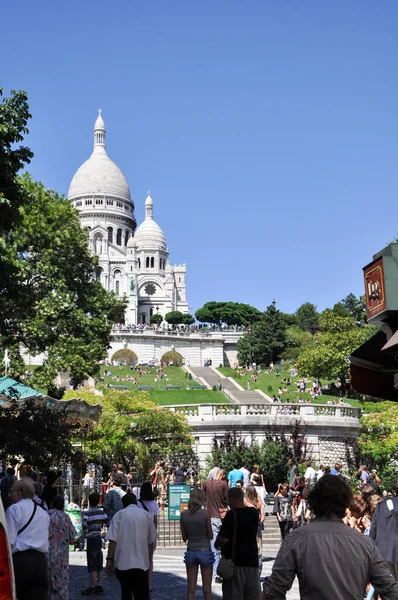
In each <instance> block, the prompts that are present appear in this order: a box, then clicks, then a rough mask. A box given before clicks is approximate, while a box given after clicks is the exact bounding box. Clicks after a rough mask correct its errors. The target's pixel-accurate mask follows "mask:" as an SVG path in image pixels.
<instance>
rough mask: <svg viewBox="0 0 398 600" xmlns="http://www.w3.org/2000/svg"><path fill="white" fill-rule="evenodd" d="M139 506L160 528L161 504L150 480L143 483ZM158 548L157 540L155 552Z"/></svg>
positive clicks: (151, 565)
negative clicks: (156, 497)
mask: <svg viewBox="0 0 398 600" xmlns="http://www.w3.org/2000/svg"><path fill="white" fill-rule="evenodd" d="M137 506H138V508H142V509H143V510H146V511H147V512H148V513H149V514H150V515H151V516H152V519H153V524H154V525H155V527H156V529H157V528H158V514H159V506H158V503H157V502H156V500H155V496H154V494H153V490H152V485H151V484H150V482H149V481H145V483H143V484H142V486H141V490H140V499H139V500H138V501H137ZM155 550H156V542H155V543H154V546H153V552H155ZM153 552H152V553H151V555H150V557H149V559H150V566H149V571H148V578H149V591H150V590H151V587H152V586H151V584H152V574H153Z"/></svg>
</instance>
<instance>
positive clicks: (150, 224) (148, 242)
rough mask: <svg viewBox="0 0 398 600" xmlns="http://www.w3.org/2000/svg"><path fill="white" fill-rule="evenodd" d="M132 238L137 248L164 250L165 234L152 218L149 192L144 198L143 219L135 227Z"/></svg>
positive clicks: (151, 203)
mask: <svg viewBox="0 0 398 600" xmlns="http://www.w3.org/2000/svg"><path fill="white" fill-rule="evenodd" d="M134 239H135V241H136V243H137V250H141V249H151V248H153V249H156V250H157V249H161V250H166V238H165V235H164V233H163V231H162V230H161V228H160V227H159V225H158V224H157V223H156V221H154V220H153V200H152V198H151V196H150V195H149V192H148V196H147V199H146V200H145V221H144V222H143V223H141V225H140V226H139V227H138V228H137V231H136V232H135V235H134Z"/></svg>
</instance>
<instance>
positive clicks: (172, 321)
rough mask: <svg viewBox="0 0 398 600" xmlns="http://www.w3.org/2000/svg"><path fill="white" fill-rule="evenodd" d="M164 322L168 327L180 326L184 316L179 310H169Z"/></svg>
mask: <svg viewBox="0 0 398 600" xmlns="http://www.w3.org/2000/svg"><path fill="white" fill-rule="evenodd" d="M164 320H165V321H167V323H169V325H181V323H183V320H184V315H183V314H182V312H180V311H179V310H171V311H170V312H168V313H166V314H165V316H164Z"/></svg>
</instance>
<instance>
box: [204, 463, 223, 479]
mask: <svg viewBox="0 0 398 600" xmlns="http://www.w3.org/2000/svg"><path fill="white" fill-rule="evenodd" d="M219 470H220V467H219V466H218V460H215V461H214V462H213V468H212V469H210V471H209V474H208V476H207V479H216V475H217V473H218V471H219Z"/></svg>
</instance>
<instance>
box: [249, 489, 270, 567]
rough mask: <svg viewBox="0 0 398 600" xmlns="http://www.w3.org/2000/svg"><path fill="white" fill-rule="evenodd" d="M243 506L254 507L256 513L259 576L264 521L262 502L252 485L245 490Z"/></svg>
mask: <svg viewBox="0 0 398 600" xmlns="http://www.w3.org/2000/svg"><path fill="white" fill-rule="evenodd" d="M245 504H246V505H250V506H254V508H255V509H256V510H257V512H258V527H257V549H258V568H259V572H260V574H261V571H262V568H263V529H264V521H265V513H264V502H263V501H262V499H261V498H260V497H259V495H258V493H257V491H256V488H255V487H254V485H249V486H247V488H246V489H245Z"/></svg>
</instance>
